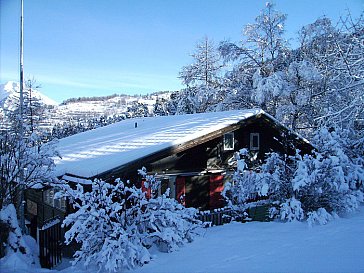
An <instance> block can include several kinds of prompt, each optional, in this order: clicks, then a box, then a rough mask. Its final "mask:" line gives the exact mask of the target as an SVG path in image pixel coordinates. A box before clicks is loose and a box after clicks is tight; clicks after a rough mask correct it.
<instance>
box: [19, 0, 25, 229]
mask: <svg viewBox="0 0 364 273" xmlns="http://www.w3.org/2000/svg"><path fill="white" fill-rule="evenodd" d="M23 6H24V5H23V0H20V67H19V68H20V90H19V128H18V129H19V139H18V141H20V142H21V143H22V142H23V141H24V133H25V132H24V120H23V118H24V113H23V110H24V97H23V96H24V94H23V88H24V71H23V61H24V58H23V38H24V33H23V30H24V18H23V13H24V7H23ZM22 146H23V145H22V144H21V145H19V148H20V150H19V168H20V170H19V181H18V182H19V185H20V204H19V205H20V207H19V208H20V211H19V212H20V213H19V214H20V215H19V225H20V228H21V230H22V232H23V233H24V234H25V215H24V213H25V200H24V190H25V185H24V181H23V180H24V170H23V166H22V161H23V155H24V154H23V151H22V149H23V147H22Z"/></svg>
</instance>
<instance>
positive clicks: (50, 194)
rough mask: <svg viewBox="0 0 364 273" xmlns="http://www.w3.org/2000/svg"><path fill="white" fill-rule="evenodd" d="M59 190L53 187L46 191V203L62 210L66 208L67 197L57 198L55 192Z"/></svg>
mask: <svg viewBox="0 0 364 273" xmlns="http://www.w3.org/2000/svg"><path fill="white" fill-rule="evenodd" d="M58 191H59V190H57V189H54V188H51V189H48V190H45V191H44V193H43V194H44V203H45V204H47V205H49V206H51V207H54V208H58V209H61V210H66V199H65V198H64V197H61V198H55V193H56V192H58Z"/></svg>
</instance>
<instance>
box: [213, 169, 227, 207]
mask: <svg viewBox="0 0 364 273" xmlns="http://www.w3.org/2000/svg"><path fill="white" fill-rule="evenodd" d="M223 190H224V176H222V175H211V176H210V209H217V208H221V207H223V205H224V198H223V197H222V196H221V192H222V191H223Z"/></svg>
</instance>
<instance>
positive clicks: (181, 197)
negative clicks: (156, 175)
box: [176, 176, 186, 206]
mask: <svg viewBox="0 0 364 273" xmlns="http://www.w3.org/2000/svg"><path fill="white" fill-rule="evenodd" d="M185 195H186V183H185V178H184V177H183V176H182V177H177V178H176V200H177V202H179V203H180V204H182V205H184V206H185V205H186V203H185Z"/></svg>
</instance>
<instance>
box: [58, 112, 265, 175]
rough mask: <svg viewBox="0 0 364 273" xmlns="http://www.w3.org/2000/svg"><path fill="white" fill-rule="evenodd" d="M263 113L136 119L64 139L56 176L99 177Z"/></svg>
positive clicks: (61, 144)
mask: <svg viewBox="0 0 364 273" xmlns="http://www.w3.org/2000/svg"><path fill="white" fill-rule="evenodd" d="M261 113H264V111H262V110H260V109H249V110H235V111H226V112H211V113H201V114H193V115H175V116H161V117H148V118H136V119H129V120H124V121H121V122H118V123H115V124H112V125H109V126H105V127H102V128H98V129H95V130H91V131H87V132H83V133H80V134H77V135H73V136H70V137H67V138H63V139H61V140H59V143H58V144H57V145H58V151H59V153H60V154H61V156H62V158H61V159H59V158H57V159H56V160H55V163H56V175H57V176H61V175H64V174H66V173H67V174H72V175H76V176H80V177H84V178H89V177H93V176H97V175H99V174H101V173H103V172H106V171H108V170H111V169H114V168H117V167H119V166H122V165H125V164H127V163H129V162H132V161H134V160H138V159H141V158H144V157H146V156H148V155H151V154H154V153H156V152H158V151H161V150H163V149H166V148H170V147H175V146H177V145H180V144H184V143H186V142H188V141H191V140H195V139H198V138H200V137H203V136H205V135H207V134H210V133H213V132H215V131H217V130H220V129H223V128H226V127H228V126H230V125H234V124H237V123H238V122H240V121H242V120H245V119H247V118H249V117H252V116H255V115H258V114H261ZM136 123H137V127H135V124H136ZM141 167H142V166H141Z"/></svg>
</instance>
